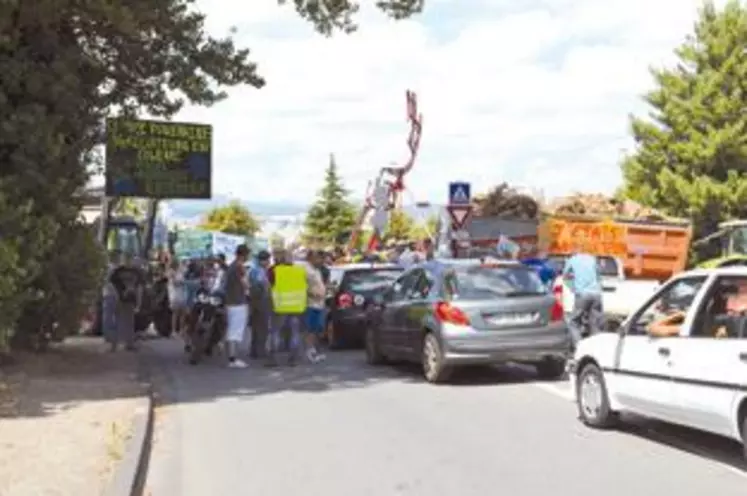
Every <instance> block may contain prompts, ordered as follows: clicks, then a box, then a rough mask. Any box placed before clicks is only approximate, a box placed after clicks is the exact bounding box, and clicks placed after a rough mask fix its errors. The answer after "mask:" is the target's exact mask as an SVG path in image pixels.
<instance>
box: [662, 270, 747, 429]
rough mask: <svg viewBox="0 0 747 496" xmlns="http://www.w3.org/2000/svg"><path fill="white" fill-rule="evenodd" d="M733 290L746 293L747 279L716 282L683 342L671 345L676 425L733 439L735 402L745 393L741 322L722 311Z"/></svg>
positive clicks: (744, 323)
mask: <svg viewBox="0 0 747 496" xmlns="http://www.w3.org/2000/svg"><path fill="white" fill-rule="evenodd" d="M739 287H742V288H744V291H747V276H720V277H718V278H716V279H715V281H714V283H713V284H712V285H711V286H710V287H709V290H708V292H707V294H706V296H705V298H704V299H703V301H702V302H701V303H700V304H699V305H698V314H697V317H696V318H695V320H694V322H693V325H692V327H691V330H690V335H689V337H686V338H683V339H679V340H677V342H676V343H673V344H672V364H673V365H672V380H673V385H674V391H675V399H676V401H677V412H676V414H675V417H676V422H677V423H680V424H683V425H687V426H689V427H694V428H696V429H701V430H704V431H708V432H713V433H715V434H719V435H722V436H730V437H737V436H738V434H739V432H738V430H737V429H736V426H737V422H736V421H737V419H736V408H737V405H736V403H737V401H738V399H739V398H741V397H742V396H743V394H744V392H745V391H747V317H745V316H742V315H739V314H738V312H737V311H733V310H731V311H730V310H729V309H728V308H727V304H728V300H729V296H728V295H729V294H730V293H731V294H732V295H733V294H734V292H733V291H732V290H733V289H734V288H739ZM737 296H738V295H737ZM719 331H720V332H719ZM717 336H718V337H717Z"/></svg>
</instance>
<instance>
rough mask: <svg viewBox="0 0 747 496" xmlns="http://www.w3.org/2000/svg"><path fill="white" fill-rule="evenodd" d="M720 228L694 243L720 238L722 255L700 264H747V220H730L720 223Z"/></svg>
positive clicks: (709, 266) (706, 266)
mask: <svg viewBox="0 0 747 496" xmlns="http://www.w3.org/2000/svg"><path fill="white" fill-rule="evenodd" d="M718 227H719V230H718V231H717V232H715V233H714V234H712V235H710V236H707V237H706V238H704V239H703V240H701V241H696V242H695V243H693V244H694V245H696V246H697V245H698V244H700V243H702V241H707V240H710V239H714V238H718V239H719V241H720V242H721V255H720V256H719V257H717V258H714V259H711V260H707V261H705V262H703V263H701V264H700V265H699V266H700V267H704V268H716V267H733V266H747V220H730V221H727V222H722V223H721V224H719V226H718Z"/></svg>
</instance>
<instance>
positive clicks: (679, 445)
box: [619, 415, 747, 473]
mask: <svg viewBox="0 0 747 496" xmlns="http://www.w3.org/2000/svg"><path fill="white" fill-rule="evenodd" d="M619 431H620V432H622V433H624V434H628V435H631V436H636V437H640V438H642V439H645V440H647V441H652V442H655V443H659V444H662V445H664V446H667V447H669V448H674V449H676V450H679V451H683V452H685V453H689V454H691V455H695V456H697V457H700V458H707V459H709V460H712V461H715V462H719V463H722V464H724V465H727V466H730V467H732V468H735V469H737V470H741V471H744V472H745V473H747V470H745V467H744V465H743V463H744V462H743V460H742V453H741V450H742V448H741V446H740V445H739V443H737V442H736V441H731V440H729V439H726V438H723V437H720V436H716V435H712V434H708V433H705V432H700V431H696V430H692V429H688V428H686V427H681V426H677V425H672V424H667V423H664V422H659V421H657V420H651V419H645V418H641V417H637V416H632V415H630V416H628V415H626V416H625V417H624V422H623V423H622V424H621V426H620V427H619Z"/></svg>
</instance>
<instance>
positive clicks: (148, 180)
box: [105, 118, 213, 199]
mask: <svg viewBox="0 0 747 496" xmlns="http://www.w3.org/2000/svg"><path fill="white" fill-rule="evenodd" d="M106 133H107V136H106V174H105V177H106V195H107V196H116V197H137V198H180V199H209V198H210V197H211V187H212V184H211V182H212V177H211V175H212V166H211V160H212V141H213V128H212V126H210V125H205V124H187V123H179V122H158V121H148V120H135V119H122V118H114V119H107V121H106Z"/></svg>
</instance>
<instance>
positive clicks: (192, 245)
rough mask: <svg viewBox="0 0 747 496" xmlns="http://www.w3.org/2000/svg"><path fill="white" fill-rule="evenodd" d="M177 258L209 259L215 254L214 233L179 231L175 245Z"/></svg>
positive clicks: (191, 230)
mask: <svg viewBox="0 0 747 496" xmlns="http://www.w3.org/2000/svg"><path fill="white" fill-rule="evenodd" d="M174 253H175V255H176V257H177V258H179V259H182V260H183V259H185V258H207V257H210V256H211V255H212V253H213V233H211V232H208V231H198V230H196V229H190V230H186V231H179V232H178V233H177V235H176V242H175V243H174Z"/></svg>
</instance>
